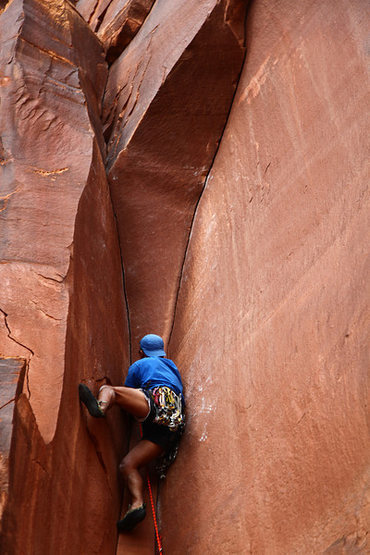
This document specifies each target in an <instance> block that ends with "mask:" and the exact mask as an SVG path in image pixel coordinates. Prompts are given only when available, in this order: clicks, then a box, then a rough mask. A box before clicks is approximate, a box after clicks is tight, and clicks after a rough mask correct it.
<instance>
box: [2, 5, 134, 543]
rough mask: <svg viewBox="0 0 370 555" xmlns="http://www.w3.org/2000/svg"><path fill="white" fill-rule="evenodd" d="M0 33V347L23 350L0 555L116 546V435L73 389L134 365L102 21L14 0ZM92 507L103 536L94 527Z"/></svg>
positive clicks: (12, 352) (10, 352)
mask: <svg viewBox="0 0 370 555" xmlns="http://www.w3.org/2000/svg"><path fill="white" fill-rule="evenodd" d="M0 35H1V37H2V42H3V45H4V46H3V48H2V51H1V52H2V56H3V59H2V61H1V73H0V79H1V85H2V86H1V87H0V91H1V102H0V110H1V120H0V121H1V138H2V142H1V166H0V172H1V178H0V180H1V202H2V209H1V212H0V218H1V260H2V263H1V265H0V283H1V287H0V310H1V313H0V316H1V320H0V327H1V332H0V337H1V343H0V356H1V357H3V358H5V359H6V360H8V359H9V357H13V358H15V357H20V358H22V359H24V360H25V361H26V371H25V378H24V386H23V391H22V393H21V394H20V395H19V398H18V401H17V403H16V406H15V408H14V419H13V438H12V446H11V451H10V454H9V460H10V476H9V499H8V505H7V507H6V508H5V512H4V533H3V542H2V553H63V552H64V553H66V552H68V551H69V545H70V544H71V545H73V546H74V549H75V553H82V552H83V551H84V549H85V548H86V550H87V551H88V552H91V553H96V552H100V553H111V552H112V543H113V544H114V542H115V518H116V515H117V514H118V511H119V502H120V492H119V488H118V484H117V472H116V467H117V462H118V459H119V457H120V454H121V452H122V441H121V440H118V438H119V437H120V435H121V434H120V435H119V436H117V438H115V441H113V439H112V437H113V436H114V430H115V427H114V426H113V427H112V428H110V429H111V430H112V433H111V434H110V435H109V434H108V433H107V432H106V430H104V429H103V428H102V427H100V429H96V430H95V428H94V427H93V428H92V430H90V431H89V429H88V427H87V426H86V422H84V420H81V418H80V407H79V403H78V399H77V395H76V391H77V384H78V382H79V381H81V380H84V381H87V382H88V383H90V385H91V386H92V387H96V386H97V385H98V384H99V383H103V381H104V380H105V379H107V378H108V379H111V380H112V381H115V382H117V381H119V380H120V379H121V376H122V366H123V365H125V366H127V362H128V359H127V351H128V348H127V347H128V333H127V321H126V309H125V306H124V294H123V290H122V270H121V260H120V253H119V247H118V241H117V233H116V224H115V219H114V216H113V211H112V206H111V200H110V194H109V189H108V184H107V179H106V173H105V170H104V164H103V159H102V154H101V151H100V149H101V147H102V132H101V125H100V124H99V123H98V122H99V111H100V104H101V98H102V94H103V91H104V84H105V80H106V72H107V67H106V63H105V60H104V56H103V50H102V47H101V45H100V44H99V41H98V40H97V39H96V37H95V35H94V34H93V32H92V31H91V30H90V29H89V28H88V26H87V25H86V24H85V23H84V22H83V20H82V19H81V17H80V16H79V14H78V13H77V12H76V11H75V9H74V8H73V7H72V6H71V5H70V4H69V3H66V2H64V1H61V0H53V1H45V2H43V1H36V0H24V1H20V0H13V1H12V2H10V3H9V4H8V6H7V8H6V9H5V11H4V12H3V13H2V14H1V16H0ZM99 126H100V127H99ZM1 371H3V369H1ZM2 381H3V380H2ZM95 382H96V386H95ZM9 400H10V399H9ZM3 410H4V409H1V412H2V411H3ZM116 416H117V415H116ZM112 418H113V416H112ZM117 425H118V424H117ZM103 426H105V427H106V428H107V427H108V426H107V425H103ZM90 436H91V437H90ZM100 436H101V437H100ZM91 438H93V439H91ZM94 441H95V444H94ZM102 441H103V446H105V450H102V447H101V446H100V443H101V442H102ZM97 445H98V447H97ZM120 450H121V451H120ZM102 453H103V454H102ZM87 477H88V480H87ZM95 484H96V485H95ZM85 488H86V490H85ZM77 491H78V492H79V493H78V495H75V492H77ZM84 491H85V492H84ZM97 505H99V506H101V511H100V509H99V512H100V517H99V521H100V522H101V523H102V525H103V528H104V532H103V534H100V532H99V533H98V536H99V537H98V536H97V534H96V533H95V532H94V531H93V530H91V529H90V523H91V521H90V519H91V515H92V514H93V512H94V510H96V509H97ZM94 507H95V509H94ZM87 514H88V515H89V516H88V518H87ZM101 519H103V520H102V521H101ZM105 519H106V520H105ZM61 522H63V526H61ZM95 530H96V531H97V529H96V528H95ZM112 534H113V536H112ZM111 536H112V537H113V540H112V539H110V537H111ZM105 544H106V545H105Z"/></svg>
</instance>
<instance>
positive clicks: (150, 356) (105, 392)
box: [79, 334, 185, 532]
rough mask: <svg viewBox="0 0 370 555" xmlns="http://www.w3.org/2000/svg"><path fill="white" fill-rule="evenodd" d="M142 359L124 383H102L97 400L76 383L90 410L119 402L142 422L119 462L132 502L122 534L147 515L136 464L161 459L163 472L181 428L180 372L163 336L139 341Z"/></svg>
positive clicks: (97, 411) (104, 409)
mask: <svg viewBox="0 0 370 555" xmlns="http://www.w3.org/2000/svg"><path fill="white" fill-rule="evenodd" d="M139 354H140V356H141V358H140V359H139V360H137V361H136V362H134V363H133V364H132V365H131V366H130V368H129V370H128V374H127V377H126V380H125V383H124V386H115V387H113V386H110V385H103V386H102V387H101V388H100V390H99V393H98V397H97V398H96V397H95V396H94V395H93V393H92V392H91V390H90V389H89V388H88V387H87V386H86V385H85V384H80V385H79V397H80V400H81V401H82V403H84V405H85V406H86V408H87V410H88V411H89V413H90V414H91V415H92V416H94V417H96V418H101V417H104V416H105V413H106V412H107V410H108V409H109V408H110V407H112V406H113V405H118V406H119V407H121V408H123V409H124V410H125V411H127V412H128V413H130V414H132V415H133V416H134V417H135V418H136V419H137V420H138V421H139V422H141V423H142V434H143V435H142V438H141V440H140V441H139V443H138V444H137V445H136V446H135V447H134V448H133V449H131V450H130V451H129V452H128V453H127V455H126V456H125V457H124V459H123V460H122V462H121V464H120V471H121V473H122V474H123V477H124V479H125V481H126V483H127V487H128V490H129V493H130V496H131V504H130V505H129V508H128V511H127V512H126V514H125V516H124V517H123V519H122V520H119V521H118V522H117V528H118V530H119V531H120V532H127V531H130V530H132V529H133V528H134V527H135V526H136V524H138V523H139V522H141V521H142V520H143V519H144V518H145V515H146V507H145V503H144V481H143V478H142V476H141V474H140V468H141V467H143V466H144V465H146V464H148V463H149V462H151V461H152V460H154V459H156V458H157V457H162V459H161V462H162V466H161V467H160V469H161V470H162V471H163V470H164V469H165V468H168V466H169V464H171V462H173V460H174V458H175V457H176V454H177V449H178V445H179V440H180V438H181V435H182V433H183V430H184V427H185V412H184V409H185V402H184V396H183V385H182V381H181V376H180V373H179V371H178V369H177V367H176V365H175V363H174V362H173V361H172V360H170V359H168V358H165V357H166V353H165V351H164V343H163V339H162V338H161V337H160V336H159V335H155V334H148V335H145V336H144V337H143V338H142V339H141V341H140V350H139Z"/></svg>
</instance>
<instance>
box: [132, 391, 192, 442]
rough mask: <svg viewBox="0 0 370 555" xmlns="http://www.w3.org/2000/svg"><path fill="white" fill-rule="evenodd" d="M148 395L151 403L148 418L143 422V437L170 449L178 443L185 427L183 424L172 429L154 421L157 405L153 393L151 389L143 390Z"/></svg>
mask: <svg viewBox="0 0 370 555" xmlns="http://www.w3.org/2000/svg"><path fill="white" fill-rule="evenodd" d="M142 391H143V392H144V394H145V396H146V397H147V399H148V401H149V404H150V411H149V414H148V416H147V417H146V419H145V420H144V421H143V422H142V429H143V437H142V439H147V440H149V441H152V442H153V443H156V444H157V445H160V447H162V449H164V450H165V451H168V450H169V449H172V448H173V446H174V445H176V444H178V442H179V441H180V438H181V436H182V433H183V431H184V427H183V426H182V427H181V428H179V429H178V430H176V431H173V430H171V429H170V428H169V427H168V426H166V425H162V424H157V423H156V422H153V420H154V418H155V417H156V416H157V414H158V412H157V410H158V409H157V407H156V405H155V402H154V399H153V395H152V394H151V391H148V390H142Z"/></svg>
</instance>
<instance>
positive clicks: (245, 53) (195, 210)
mask: <svg viewBox="0 0 370 555" xmlns="http://www.w3.org/2000/svg"><path fill="white" fill-rule="evenodd" d="M252 3H253V0H252V1H251V2H249V4H248V8H247V11H246V14H245V19H244V47H245V45H246V35H247V32H246V31H247V19H248V14H249V11H250V8H251V4H252ZM246 56H247V51H246V50H245V52H244V57H243V62H242V64H241V69H240V72H239V75H238V78H237V80H236V85H235V91H234V93H233V96H232V99H231V102H230V107H229V110H228V112H227V115H226V119H225V124H224V126H223V128H222V131H221V134H220V138H219V139H218V141H217V143H218V144H217V147H216V151H215V153H214V155H213V158H212V161H211V164H210V166H209V169H208V172H207V175H206V178H205V180H204V185H203V187H202V190H201V192H200V195H199V197H198V200H197V202H196V204H195V207H194V212H193V216H192V219H191V224H190V229H189V234H188V238H187V241H186V245H185V250H184V257H183V261H182V264H181V269H180V274H179V278H178V285H177V291H176V298H175V304H174V309H173V316H172V324H171V329H170V333H169V336H168V345H170V344H171V338H172V333H173V329H174V326H175V320H176V312H177V305H178V301H179V296H180V290H181V285H182V280H183V273H184V268H185V263H186V259H187V255H188V250H189V247H190V240H191V236H192V233H193V227H194V223H195V219H196V216H197V212H198V207H199V203H200V201H201V198H202V196H203V193H204V191H205V189H206V187H207V183H208V179H209V177H210V174H211V171H212V169H213V165H214V162H215V160H216V157H217V154H218V151H219V148H220V145H221V142H222V138H223V136H224V133H225V129H226V127H227V124H228V121H229V117H230V113H231V110H232V107H233V104H234V100H235V96H236V93H237V91H238V86H239V82H240V78H241V75H242V72H243V69H244V64H245V60H246Z"/></svg>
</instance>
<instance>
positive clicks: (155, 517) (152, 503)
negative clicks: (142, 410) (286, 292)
mask: <svg viewBox="0 0 370 555" xmlns="http://www.w3.org/2000/svg"><path fill="white" fill-rule="evenodd" d="M140 436H141V437H143V429H142V427H141V424H140ZM147 482H148V490H149V499H150V505H151V507H152V514H153V523H154V530H155V538H156V541H157V547H158V553H162V551H163V549H162V542H161V537H160V535H159V530H158V523H157V515H156V512H155V505H154V499H153V491H152V484H151V483H150V478H149V472H148V474H147Z"/></svg>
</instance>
